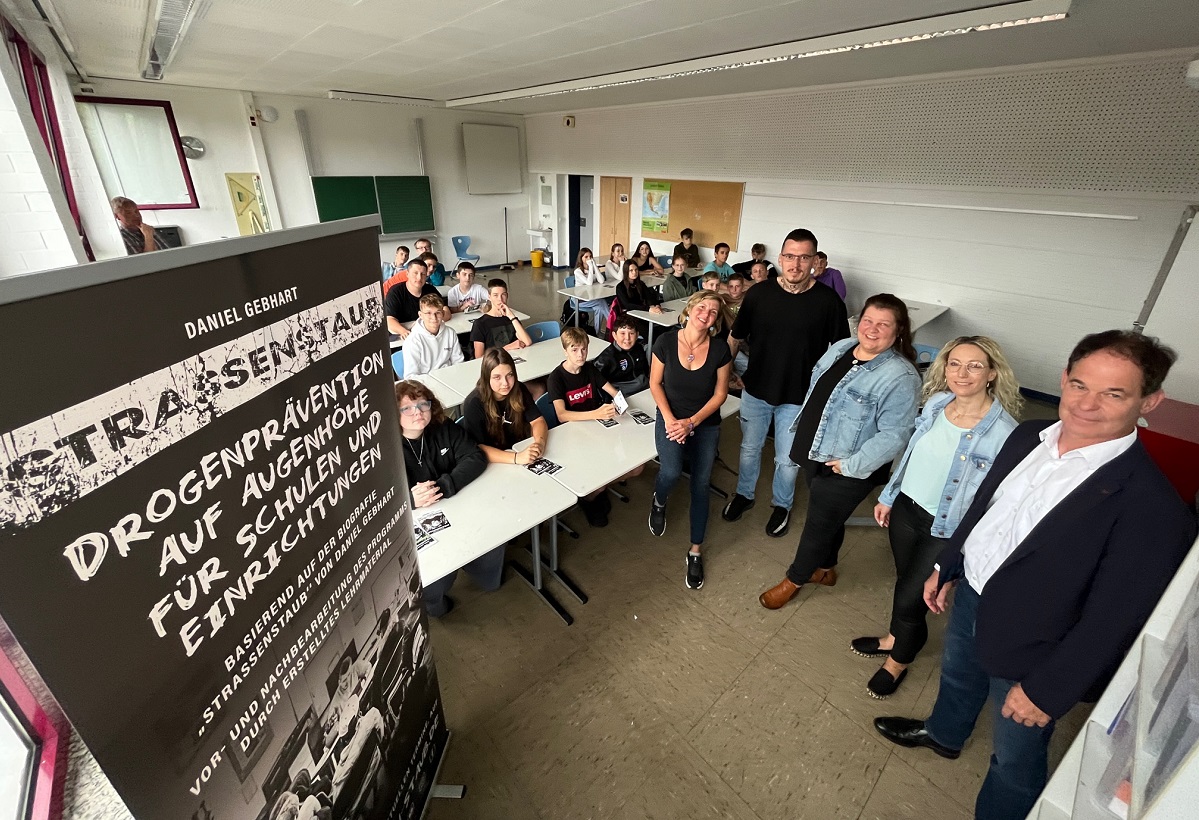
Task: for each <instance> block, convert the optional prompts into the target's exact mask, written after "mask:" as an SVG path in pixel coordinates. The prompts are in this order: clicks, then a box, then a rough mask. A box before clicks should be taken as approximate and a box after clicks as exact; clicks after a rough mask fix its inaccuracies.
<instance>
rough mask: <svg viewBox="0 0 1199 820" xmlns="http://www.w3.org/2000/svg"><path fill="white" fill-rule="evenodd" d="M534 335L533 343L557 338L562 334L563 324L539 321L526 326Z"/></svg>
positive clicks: (531, 334) (530, 333)
mask: <svg viewBox="0 0 1199 820" xmlns="http://www.w3.org/2000/svg"><path fill="white" fill-rule="evenodd" d="M525 330H527V331H528V332H529V335H530V336H532V337H533V343H534V344H536V343H537V342H544V341H545V340H546V339H557V338H558V337H559V336H561V335H562V325H560V324H558V323H557V322H538V323H537V324H535V325H529V326H528V327H526V328H525Z"/></svg>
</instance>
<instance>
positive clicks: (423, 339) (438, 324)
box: [403, 293, 466, 377]
mask: <svg viewBox="0 0 1199 820" xmlns="http://www.w3.org/2000/svg"><path fill="white" fill-rule="evenodd" d="M444 311H445V303H444V302H442V301H441V297H440V296H438V295H437V294H436V293H426V294H425V295H424V296H422V297H421V298H420V318H419V319H418V320H417V322H416V324H414V325H413V326H412V330H411V331H410V332H409V334H408V338H407V339H405V340H404V348H403V349H404V376H405V377H408V376H419V375H421V374H422V373H432V372H433V371H434V370H437V369H438V368H441V367H449V366H450V365H452V364H459V363H460V362H464V361H466V357H465V356H464V355H462V345H460V344H458V334H457V333H455V332H454V331H452V330H450V327H449V325H447V324H444V322H443V317H444Z"/></svg>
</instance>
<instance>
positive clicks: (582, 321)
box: [558, 299, 596, 336]
mask: <svg viewBox="0 0 1199 820" xmlns="http://www.w3.org/2000/svg"><path fill="white" fill-rule="evenodd" d="M576 313H577V314H578V322H579V327H580V328H582V329H583V330H585V331H587V335H589V336H594V335H596V334H595V326H594V325H593V324H592V322H591V314H590V313H588V312H587V311H585V310H580V309H579V308H578V303H577V302H576V301H575V300H574V299H567V300H566V301H565V302H563V303H562V315H561V316H559V317H558V321H559V322H561V324H562V327H574V324H575V314H576Z"/></svg>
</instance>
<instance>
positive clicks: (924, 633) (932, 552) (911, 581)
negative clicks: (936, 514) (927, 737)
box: [887, 493, 946, 664]
mask: <svg viewBox="0 0 1199 820" xmlns="http://www.w3.org/2000/svg"><path fill="white" fill-rule="evenodd" d="M932 526H933V516H932V514H931V513H929V512H928V511H927V510H925V509H924V508H923V507H921V506H920V505H919V504H917V503H916V502H915V501H913V500H912V499H910V498H908V497H907V496H906V495H904V494H903V493H900V494H899V497H898V498H896V499H895V506H894V507H892V508H891V525H890V526H889V527H888V528H887V533H888V536H889V538H890V540H891V554H892V555H893V556H894V557H895V596H894V598H893V599H892V602H891V634H892V635H894V636H895V647H894V648H893V649H892V650H891V660H893V661H895V662H896V663H902V664H909V663H911V662H912V661H914V660H916V655H917V654H918V653H919V652H920V650H921V649H923V648H924V644H925V642H927V641H928V624H927V623H926V621H925V618H926V617H927V615H928V606H927V605H926V604H925V603H924V582H925V581H926V580H928V576H929V575H931V574H932V571H933V564H934V563H936V560H937V556H938V555H940V554H941V550H942V548H943V547H944V546H945V543H946V542H945V539H943V538H937V537H935V536H934V535H932V532H931V530H932Z"/></svg>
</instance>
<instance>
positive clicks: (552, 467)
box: [529, 458, 562, 475]
mask: <svg viewBox="0 0 1199 820" xmlns="http://www.w3.org/2000/svg"><path fill="white" fill-rule="evenodd" d="M561 469H562V465H561V464H555V463H554V462H552V461H550V460H549V459H548V458H539V459H537V460H536V461H534V462H533V463H531V464H530V465H529V471H530V472H532V473H536V474H537V475H553V474H554V473H556V472H558V471H559V470H561Z"/></svg>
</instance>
